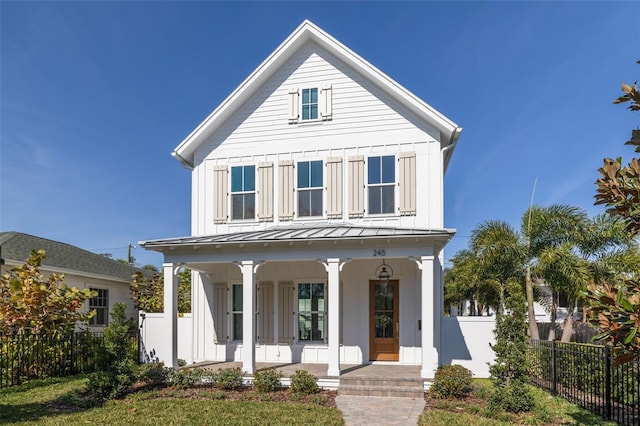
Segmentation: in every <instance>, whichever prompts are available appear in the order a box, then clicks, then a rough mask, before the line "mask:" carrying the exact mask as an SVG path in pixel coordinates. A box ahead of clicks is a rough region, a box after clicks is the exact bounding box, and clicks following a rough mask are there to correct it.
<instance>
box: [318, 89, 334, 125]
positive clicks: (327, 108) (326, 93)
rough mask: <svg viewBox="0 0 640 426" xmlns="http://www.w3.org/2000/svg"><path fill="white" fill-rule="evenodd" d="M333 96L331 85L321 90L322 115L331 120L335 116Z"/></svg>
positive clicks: (324, 118) (323, 117)
mask: <svg viewBox="0 0 640 426" xmlns="http://www.w3.org/2000/svg"><path fill="white" fill-rule="evenodd" d="M332 98H333V96H332V93H331V85H330V84H328V85H326V86H324V87H323V88H322V89H321V90H320V117H321V118H322V119H323V120H331V119H332V118H333V116H332V114H333V108H332V106H331V104H332V102H333V99H332Z"/></svg>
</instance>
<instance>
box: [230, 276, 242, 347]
mask: <svg viewBox="0 0 640 426" xmlns="http://www.w3.org/2000/svg"><path fill="white" fill-rule="evenodd" d="M234 288H239V289H240V299H241V301H240V310H239V311H238V310H234V309H233V307H234V306H233V289H234ZM243 301H244V287H243V285H242V283H233V282H232V283H229V302H228V303H229V305H228V306H229V308H228V311H229V315H230V316H231V318H230V321H228V327H229V334H228V335H229V342H235V343H242V341H243V337H244V328H243V327H244V317H243V315H244V310H243ZM238 314H239V315H240V325H241V326H242V327H241V328H240V329H241V330H243V331H242V332H241V333H243V335H242V336H240V338H238V337H236V334H235V318H236V315H238Z"/></svg>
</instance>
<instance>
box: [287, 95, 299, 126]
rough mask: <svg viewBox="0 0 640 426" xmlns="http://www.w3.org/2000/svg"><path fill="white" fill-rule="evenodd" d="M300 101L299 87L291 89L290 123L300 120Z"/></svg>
mask: <svg viewBox="0 0 640 426" xmlns="http://www.w3.org/2000/svg"><path fill="white" fill-rule="evenodd" d="M299 108H300V107H299V101H298V89H289V124H294V123H297V122H298V118H299V117H300V113H299V112H298V109H299Z"/></svg>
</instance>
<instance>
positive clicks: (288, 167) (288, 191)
mask: <svg viewBox="0 0 640 426" xmlns="http://www.w3.org/2000/svg"><path fill="white" fill-rule="evenodd" d="M278 182H279V189H280V197H279V199H280V202H279V203H278V216H279V217H280V220H291V219H293V198H294V197H293V161H292V160H286V161H281V162H280V164H279V165H278Z"/></svg>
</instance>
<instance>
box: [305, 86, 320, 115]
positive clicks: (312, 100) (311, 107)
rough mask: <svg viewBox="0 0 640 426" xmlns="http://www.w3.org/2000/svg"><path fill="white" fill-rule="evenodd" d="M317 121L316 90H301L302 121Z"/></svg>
mask: <svg viewBox="0 0 640 426" xmlns="http://www.w3.org/2000/svg"><path fill="white" fill-rule="evenodd" d="M317 119H318V88H317V87H315V88H313V89H302V120H303V121H304V120H317Z"/></svg>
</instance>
